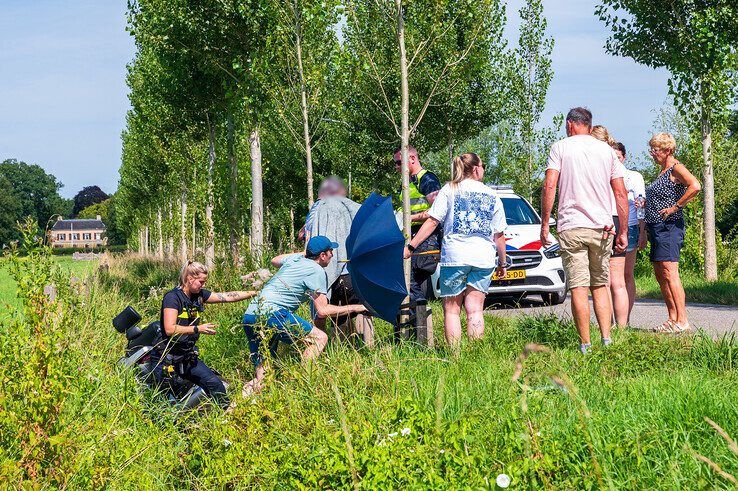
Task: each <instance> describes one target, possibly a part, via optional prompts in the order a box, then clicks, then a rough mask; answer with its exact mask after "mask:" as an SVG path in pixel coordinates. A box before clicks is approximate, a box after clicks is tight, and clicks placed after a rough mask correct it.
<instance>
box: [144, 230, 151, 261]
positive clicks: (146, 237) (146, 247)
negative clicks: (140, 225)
mask: <svg viewBox="0 0 738 491" xmlns="http://www.w3.org/2000/svg"><path fill="white" fill-rule="evenodd" d="M149 238H150V236H149V226H148V225H146V226H145V227H144V254H146V255H147V256H148V255H149V252H151V249H150V248H149V246H150V242H149Z"/></svg>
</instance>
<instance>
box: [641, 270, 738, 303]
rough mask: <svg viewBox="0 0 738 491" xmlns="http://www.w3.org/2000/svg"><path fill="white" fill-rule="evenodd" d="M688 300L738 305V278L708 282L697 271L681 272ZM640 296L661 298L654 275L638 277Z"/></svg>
mask: <svg viewBox="0 0 738 491" xmlns="http://www.w3.org/2000/svg"><path fill="white" fill-rule="evenodd" d="M681 279H682V284H683V285H684V291H685V293H686V295H687V302H690V303H691V302H695V303H712V304H719V305H738V278H737V279H734V280H733V281H727V280H718V281H715V282H708V281H706V280H705V279H704V278H703V277H701V276H699V275H697V274H695V273H685V272H683V273H682V274H681ZM636 292H637V295H638V297H644V298H658V299H661V298H662V297H661V290H660V289H659V284H658V282H657V281H656V277H655V276H653V275H647V276H639V277H637V278H636Z"/></svg>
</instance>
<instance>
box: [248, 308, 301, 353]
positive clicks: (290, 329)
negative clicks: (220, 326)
mask: <svg viewBox="0 0 738 491" xmlns="http://www.w3.org/2000/svg"><path fill="white" fill-rule="evenodd" d="M261 326H264V327H266V328H268V329H273V330H274V331H275V332H274V333H273V334H272V336H271V338H270V341H269V351H270V353H271V354H272V356H274V355H276V353H277V346H278V344H279V342H280V341H281V342H283V343H287V344H293V343H294V342H295V341H297V340H299V339H303V338H304V337H305V336H307V335H308V334H310V331H312V330H313V325H312V324H310V322H308V321H306V320H305V319H303V318H302V317H300V316H299V315H295V314H293V313H292V312H290V311H288V310H285V309H280V310H277V311H275V312H272V314H271V315H270V316H269V317H266V316H257V315H255V314H244V315H243V330H244V331H245V332H246V338H248V341H249V352H250V356H251V362H252V363H253V364H254V366H259V365H260V364H261V362H262V357H261V355H260V354H259V347H260V346H261V340H262V335H261V334H260V333H259V332H258V330H259V327H261Z"/></svg>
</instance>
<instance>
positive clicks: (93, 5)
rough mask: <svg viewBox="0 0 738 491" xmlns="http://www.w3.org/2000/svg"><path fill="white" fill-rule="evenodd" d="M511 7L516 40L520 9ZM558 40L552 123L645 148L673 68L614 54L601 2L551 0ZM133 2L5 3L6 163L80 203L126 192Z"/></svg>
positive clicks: (0, 135) (1, 106)
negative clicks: (577, 122) (22, 165)
mask: <svg viewBox="0 0 738 491" xmlns="http://www.w3.org/2000/svg"><path fill="white" fill-rule="evenodd" d="M522 3H523V2H522V0H510V1H509V4H508V18H509V27H508V30H507V33H508V36H509V37H510V40H511V43H514V42H516V40H517V32H516V30H517V25H518V22H519V21H518V19H517V10H518V8H520V5H522ZM544 4H545V14H546V17H547V18H548V22H549V34H550V35H552V36H553V37H554V39H555V40H556V46H555V48H554V53H553V68H554V72H555V75H554V79H553V82H552V84H551V88H550V91H549V97H548V106H547V110H546V112H545V114H544V121H550V120H551V118H552V117H553V115H554V114H556V113H558V112H564V113H565V112H566V111H567V110H568V109H569V108H570V107H572V106H576V105H585V106H587V107H589V108H590V109H591V110H592V112H593V113H594V117H595V122H596V123H599V124H605V125H606V126H607V127H608V128H609V129H610V131H611V132H612V133H613V134H614V136H615V137H616V138H618V139H620V140H621V141H623V142H624V143H625V144H626V146H627V147H628V149H629V152H630V153H631V154H632V155H635V154H636V153H640V152H641V151H643V150H645V146H646V145H645V142H646V141H647V139H648V136H649V133H650V128H651V124H652V121H653V119H654V113H653V111H654V110H655V109H657V108H659V107H661V106H662V105H663V103H664V102H665V101H666V100H667V93H666V80H667V77H668V75H667V73H666V72H665V71H664V70H652V69H649V68H646V67H642V66H639V65H637V64H636V63H635V62H633V61H631V60H629V59H624V58H615V57H612V56H610V55H608V54H607V53H605V51H604V49H603V48H602V46H603V45H604V43H605V40H606V38H607V35H608V31H607V29H606V28H605V27H604V26H603V25H602V23H601V22H600V21H599V20H598V19H596V18H595V16H594V5H595V2H594V1H589V0H546V1H545V2H544ZM125 10H126V2H125V1H124V0H117V1H115V0H96V1H93V0H86V1H84V0H65V1H62V0H0V67H2V68H1V70H0V160H4V159H6V158H17V159H19V160H24V161H26V162H28V163H36V164H39V165H40V166H41V167H43V168H44V169H46V171H47V172H50V173H52V174H54V175H55V176H57V178H58V179H59V180H60V181H61V182H62V183H64V188H63V189H62V194H63V195H64V196H66V197H71V196H73V195H74V194H76V193H77V191H79V190H80V189H82V187H84V186H88V185H93V184H97V185H99V186H100V187H101V188H102V189H103V190H104V191H106V192H109V193H110V192H113V191H115V189H116V187H117V182H118V168H119V166H120V151H121V142H120V133H121V131H122V129H123V128H124V126H125V114H126V110H127V109H128V100H127V98H126V93H127V89H126V85H125V75H126V68H125V67H126V63H128V62H129V61H130V60H131V59H132V57H133V54H134V45H133V39H132V38H131V37H130V36H129V35H128V33H127V32H126V31H125Z"/></svg>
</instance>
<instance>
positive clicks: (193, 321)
mask: <svg viewBox="0 0 738 491" xmlns="http://www.w3.org/2000/svg"><path fill="white" fill-rule="evenodd" d="M208 298H210V290H206V289H204V288H202V289H201V290H200V292H199V293H197V294H194V295H190V296H189V297H188V296H187V295H185V293H184V292H183V291H182V288H180V287H176V288H174V289H172V290H170V291H168V292H167V293H166V294H165V295H164V299H163V300H162V301H161V314H160V315H159V323H160V325H161V336H162V341H161V342H160V343H159V346H158V348H159V349H160V350H161V351H164V350H166V352H167V353H171V354H173V355H175V356H178V355H183V354H187V353H189V352H191V351H192V350H193V349H194V347H195V343H196V342H197V339H198V338H199V337H200V335H199V334H176V335H175V336H172V337H170V336H167V333H166V331H165V330H164V309H176V310H177V325H178V326H197V325H199V324H200V312H202V311H203V310H204V309H205V307H204V305H203V304H204V303H205V301H206V300H207V299H208Z"/></svg>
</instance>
